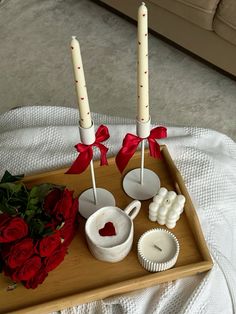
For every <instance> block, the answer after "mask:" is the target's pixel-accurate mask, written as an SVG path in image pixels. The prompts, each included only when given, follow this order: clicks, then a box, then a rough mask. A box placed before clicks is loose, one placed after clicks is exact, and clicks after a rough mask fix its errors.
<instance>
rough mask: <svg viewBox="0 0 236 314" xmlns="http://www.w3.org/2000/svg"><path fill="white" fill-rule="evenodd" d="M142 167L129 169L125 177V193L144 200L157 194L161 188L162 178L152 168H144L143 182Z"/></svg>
mask: <svg viewBox="0 0 236 314" xmlns="http://www.w3.org/2000/svg"><path fill="white" fill-rule="evenodd" d="M140 171H141V169H140V168H137V169H134V170H131V171H129V172H128V173H127V174H126V175H125V177H124V179H123V189H124V191H125V193H126V194H127V195H128V196H130V197H132V198H133V199H136V200H140V201H144V200H148V199H150V198H152V197H153V196H154V195H156V194H157V193H158V191H159V189H160V179H159V177H158V175H157V174H156V173H155V172H153V171H152V170H149V169H146V168H144V169H143V184H141V180H140Z"/></svg>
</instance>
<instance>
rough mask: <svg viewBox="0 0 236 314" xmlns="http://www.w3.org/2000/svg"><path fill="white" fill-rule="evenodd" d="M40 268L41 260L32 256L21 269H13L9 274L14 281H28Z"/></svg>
mask: <svg viewBox="0 0 236 314" xmlns="http://www.w3.org/2000/svg"><path fill="white" fill-rule="evenodd" d="M40 267H41V259H40V257H39V256H37V255H34V256H32V257H30V258H29V259H28V260H27V261H26V262H25V263H24V264H23V265H22V266H21V267H18V268H16V269H15V271H14V272H13V273H12V274H11V278H12V279H13V280H14V281H22V280H29V279H31V278H32V277H33V276H35V274H36V273H37V272H38V271H39V269H40Z"/></svg>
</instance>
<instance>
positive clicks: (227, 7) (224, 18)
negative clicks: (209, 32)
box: [213, 0, 236, 45]
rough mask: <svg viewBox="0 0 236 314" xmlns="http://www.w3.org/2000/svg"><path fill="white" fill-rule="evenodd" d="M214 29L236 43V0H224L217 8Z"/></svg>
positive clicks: (221, 35)
mask: <svg viewBox="0 0 236 314" xmlns="http://www.w3.org/2000/svg"><path fill="white" fill-rule="evenodd" d="M213 29H214V31H215V32H216V33H217V34H218V35H219V36H220V37H222V38H224V39H226V40H228V41H229V42H231V43H232V44H234V45H236V1H235V0H222V1H221V2H220V4H219V7H218V9H217V12H216V15H215V18H214V22H213Z"/></svg>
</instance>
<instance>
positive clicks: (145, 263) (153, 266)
mask: <svg viewBox="0 0 236 314" xmlns="http://www.w3.org/2000/svg"><path fill="white" fill-rule="evenodd" d="M154 231H158V232H166V233H168V234H169V235H170V236H171V237H172V238H173V240H174V242H175V244H176V252H175V254H174V256H173V257H172V258H171V259H170V260H169V261H167V262H154V261H150V260H148V259H147V258H146V257H145V256H144V255H143V253H142V250H141V242H142V239H143V238H144V237H145V236H146V235H147V234H149V233H153V232H154ZM179 250H180V245H179V241H178V240H177V238H176V236H175V235H174V234H173V233H171V232H170V231H168V230H165V229H159V228H154V229H151V230H149V231H147V232H145V233H144V234H143V235H142V236H141V237H140V239H139V241H138V260H139V262H140V264H141V265H142V267H143V268H145V269H146V270H148V271H150V272H159V271H164V270H167V269H169V268H171V267H173V266H174V265H175V264H176V262H177V259H178V256H179Z"/></svg>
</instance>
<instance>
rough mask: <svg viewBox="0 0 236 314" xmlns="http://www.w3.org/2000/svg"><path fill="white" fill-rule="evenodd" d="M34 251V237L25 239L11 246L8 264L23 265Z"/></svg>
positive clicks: (13, 266)
mask: <svg viewBox="0 0 236 314" xmlns="http://www.w3.org/2000/svg"><path fill="white" fill-rule="evenodd" d="M33 253H34V244H33V241H32V239H30V238H27V239H24V240H22V241H20V242H18V243H17V244H15V245H13V246H12V247H11V250H10V253H9V257H8V261H7V262H8V265H9V266H10V267H11V268H16V267H18V266H21V265H22V264H23V263H24V262H25V261H26V260H27V259H28V258H29V257H30V256H31V255H33Z"/></svg>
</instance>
